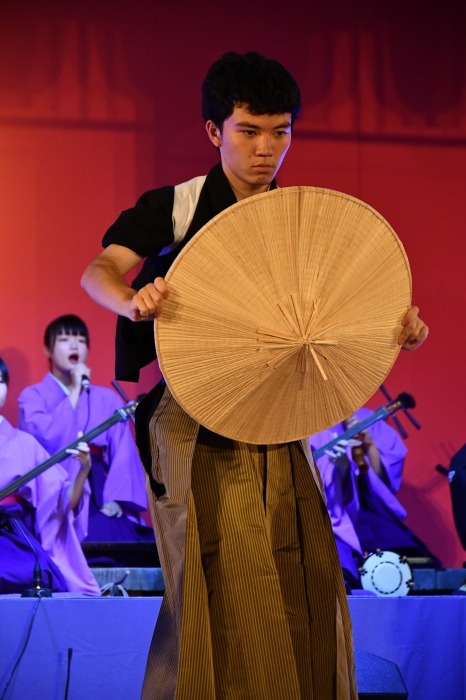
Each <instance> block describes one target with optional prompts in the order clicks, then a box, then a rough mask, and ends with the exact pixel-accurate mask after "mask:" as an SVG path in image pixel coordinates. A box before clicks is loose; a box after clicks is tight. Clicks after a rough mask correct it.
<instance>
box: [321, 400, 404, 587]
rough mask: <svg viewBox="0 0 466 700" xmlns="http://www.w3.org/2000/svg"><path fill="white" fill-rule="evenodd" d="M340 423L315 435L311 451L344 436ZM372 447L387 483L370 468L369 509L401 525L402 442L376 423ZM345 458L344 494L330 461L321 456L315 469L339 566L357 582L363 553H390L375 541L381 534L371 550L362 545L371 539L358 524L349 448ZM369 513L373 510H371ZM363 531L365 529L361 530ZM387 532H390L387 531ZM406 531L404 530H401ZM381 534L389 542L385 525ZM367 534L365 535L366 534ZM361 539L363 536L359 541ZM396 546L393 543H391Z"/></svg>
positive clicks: (355, 472)
mask: <svg viewBox="0 0 466 700" xmlns="http://www.w3.org/2000/svg"><path fill="white" fill-rule="evenodd" d="M372 413H373V412H372V411H370V410H369V409H367V408H360V409H359V410H358V411H356V414H355V415H356V417H357V418H358V419H359V420H360V421H362V420H364V419H365V418H367V417H368V416H370V415H371V414H372ZM344 430H345V429H344V426H343V424H342V423H339V424H338V425H336V426H334V427H333V428H330V429H329V430H324V431H323V432H321V433H318V434H317V435H313V436H312V437H310V438H308V440H309V443H310V444H311V447H312V449H313V450H316V449H318V448H319V447H322V446H323V445H325V444H326V443H328V442H330V440H332V438H333V437H334V434H335V433H337V434H338V435H341V434H342V433H343V432H344ZM369 431H370V433H371V435H372V439H373V440H374V443H375V444H376V445H377V447H378V450H379V452H380V459H381V462H382V465H383V466H384V468H385V473H386V475H387V483H384V482H383V481H382V479H381V478H380V477H379V476H377V474H376V473H375V471H374V470H373V469H372V468H369V470H368V472H367V475H366V476H365V485H366V487H367V490H368V491H369V496H370V497H371V498H372V505H373V507H374V509H375V510H376V511H378V512H379V514H380V513H383V515H384V516H385V517H388V519H389V520H391V521H393V522H394V523H396V522H400V521H401V520H402V519H404V518H405V517H406V511H405V509H404V508H403V506H402V505H401V503H400V502H399V501H398V500H397V499H396V497H395V495H394V494H395V492H396V491H397V490H398V489H399V487H400V484H401V478H402V474H403V464H404V458H405V455H406V452H407V449H406V447H405V445H404V444H403V441H402V440H401V438H400V437H399V435H398V433H397V432H396V431H395V430H394V429H393V428H391V427H390V426H389V425H387V423H386V422H385V421H383V420H382V421H379V422H378V423H375V424H374V425H372V426H371V427H370V428H369ZM347 455H348V459H349V462H350V473H349V478H348V483H347V485H346V489H345V490H344V491H343V489H342V484H341V479H340V475H339V471H338V468H337V467H336V466H335V465H334V464H333V463H332V462H331V461H330V459H329V458H328V457H327V455H323V456H322V457H320V458H319V459H318V460H317V462H316V463H317V466H318V468H319V471H320V475H321V477H322V481H323V483H324V488H325V494H326V497H327V508H328V511H329V514H330V518H331V521H332V526H333V531H334V533H335V538H336V542H337V547H338V551H339V554H340V559H341V563H342V566H343V568H344V569H346V570H348V571H349V572H350V573H351V574H352V575H353V576H354V577H355V578H356V579H357V578H358V559H359V558H360V557H362V554H363V551H373V550H374V549H377V548H379V549H393V548H394V547H393V545H392V546H390V540H388V542H387V537H386V536H385V535H384V538H383V541H382V537H381V539H380V542H379V541H378V540H377V537H378V536H381V533H378V534H376V535H375V536H374V538H373V539H375V541H377V546H370V545H371V544H372V543H369V542H366V541H363V540H364V539H369V540H370V539H371V538H370V537H367V538H366V537H365V533H364V532H361V528H360V524H361V523H360V521H361V520H362V519H363V518H362V516H361V503H360V495H359V490H358V477H359V468H358V466H357V465H356V463H355V462H354V461H353V459H352V457H351V448H350V447H348V448H347ZM371 510H372V509H371ZM363 529H365V528H363ZM388 529H389V528H388ZM404 529H405V528H404V527H403V530H404ZM384 530H385V533H386V535H388V538H389V537H390V534H389V533H388V532H387V524H386V523H385V525H384ZM366 534H367V533H366ZM361 535H363V536H362V537H361ZM393 542H395V540H393Z"/></svg>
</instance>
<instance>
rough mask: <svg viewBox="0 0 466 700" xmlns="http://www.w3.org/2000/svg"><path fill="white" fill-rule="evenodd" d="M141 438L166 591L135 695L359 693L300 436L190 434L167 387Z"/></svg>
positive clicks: (328, 543)
mask: <svg viewBox="0 0 466 700" xmlns="http://www.w3.org/2000/svg"><path fill="white" fill-rule="evenodd" d="M151 440H152V456H153V466H152V475H153V477H154V479H155V480H156V481H157V482H159V483H161V484H163V485H164V487H165V494H164V495H162V496H160V497H159V498H155V496H154V495H153V494H152V496H153V497H152V503H151V506H152V507H151V512H152V517H153V522H154V529H155V536H156V541H157V546H158V551H159V557H160V561H161V565H162V569H163V574H164V581H165V587H166V591H165V595H164V600H163V603H162V607H161V610H160V614H159V618H158V620H157V624H156V628H155V632H154V637H153V640H152V645H151V648H150V652H149V658H148V662H147V669H146V676H145V680H144V687H143V693H142V698H143V700H255V699H256V698H257V699H258V700H259V699H261V700H357V691H356V683H355V673H354V661H353V649H352V639H351V624H350V619H349V612H348V606H347V601H346V594H345V589H344V584H343V578H342V575H341V569H340V564H339V560H338V554H337V551H336V547H335V542H334V538H333V533H332V527H331V523H330V519H329V516H328V514H327V509H326V506H325V502H324V500H323V497H322V495H321V491H320V490H319V486H318V483H317V480H316V474H317V471H316V470H314V471H311V468H310V464H309V461H308V459H306V456H305V454H304V452H303V449H302V446H301V444H300V443H290V444H285V445H267V446H257V445H248V444H246V443H240V442H234V441H232V440H228V439H226V438H223V437H221V436H219V435H215V434H214V433H211V432H209V431H207V430H205V429H204V428H200V429H199V425H198V424H196V423H195V421H193V419H192V418H190V417H189V416H188V415H187V414H186V413H184V411H183V410H182V409H181V407H180V406H179V405H178V404H177V403H176V402H175V401H174V399H173V397H172V396H171V394H170V393H169V391H168V390H167V389H166V390H165V393H164V396H163V398H162V400H161V402H160V405H159V407H158V408H157V410H156V411H155V413H154V416H153V418H152V420H151ZM317 478H318V477H317Z"/></svg>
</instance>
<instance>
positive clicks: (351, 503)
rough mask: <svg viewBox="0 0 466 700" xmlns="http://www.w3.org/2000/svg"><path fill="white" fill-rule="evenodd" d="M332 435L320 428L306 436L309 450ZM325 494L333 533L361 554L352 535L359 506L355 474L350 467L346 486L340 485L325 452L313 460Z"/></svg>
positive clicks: (356, 537) (323, 442)
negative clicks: (308, 436)
mask: <svg viewBox="0 0 466 700" xmlns="http://www.w3.org/2000/svg"><path fill="white" fill-rule="evenodd" d="M332 437H333V433H332V431H330V430H324V431H323V432H321V433H318V434H317V435H313V436H312V437H311V438H308V441H309V443H310V444H311V447H312V449H313V450H315V449H317V448H319V447H322V446H323V445H325V444H326V443H328V442H329V441H330V440H331V439H332ZM316 465H317V468H318V469H319V472H320V475H321V478H322V482H323V485H324V490H325V496H326V499H327V510H328V513H329V515H330V520H331V522H332V528H333V532H334V534H335V535H336V536H337V537H339V538H340V539H341V540H342V541H343V542H345V543H346V544H348V545H349V546H350V547H351V548H352V549H354V550H356V551H357V552H360V553H362V551H361V545H360V543H359V538H358V536H357V534H356V530H355V528H354V524H355V522H356V516H357V513H358V509H359V501H358V496H357V488H356V477H355V473H354V471H353V469H350V471H349V474H348V483H347V485H346V488H345V489H343V488H342V482H341V477H340V473H339V471H338V467H336V466H335V465H334V464H333V463H332V462H331V461H330V459H329V458H328V457H327V455H323V456H322V457H319V459H317V460H316Z"/></svg>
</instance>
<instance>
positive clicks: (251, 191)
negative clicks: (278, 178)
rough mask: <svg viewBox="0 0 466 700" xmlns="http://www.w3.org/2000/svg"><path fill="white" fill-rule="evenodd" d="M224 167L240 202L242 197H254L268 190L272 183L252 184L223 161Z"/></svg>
mask: <svg viewBox="0 0 466 700" xmlns="http://www.w3.org/2000/svg"><path fill="white" fill-rule="evenodd" d="M222 168H223V172H224V173H225V176H226V178H227V180H228V182H229V183H230V187H231V189H232V190H233V192H234V194H235V197H236V199H237V200H238V202H241V200H242V199H247V198H248V197H252V196H253V195H255V194H262V192H267V191H268V189H269V187H270V183H268V184H266V185H250V184H249V183H248V182H244V180H240V179H239V178H238V177H236V175H235V174H234V173H233V172H232V171H231V170H230V168H229V167H228V165H227V164H226V163H223V162H222Z"/></svg>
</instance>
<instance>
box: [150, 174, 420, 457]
mask: <svg viewBox="0 0 466 700" xmlns="http://www.w3.org/2000/svg"><path fill="white" fill-rule="evenodd" d="M166 279H167V282H168V284H169V287H170V290H171V294H170V298H169V299H168V300H167V302H166V303H165V306H164V312H163V315H162V316H161V317H160V318H159V319H157V321H156V346H157V355H158V358H159V363H160V367H161V370H162V373H163V375H164V377H165V379H166V381H167V384H168V386H169V388H170V390H171V392H172V394H173V396H174V397H175V399H176V400H177V401H178V402H179V403H180V404H181V406H182V407H183V408H184V409H185V411H186V412H187V413H188V414H189V415H191V416H192V417H193V418H194V419H195V420H196V421H198V422H199V423H201V424H202V425H204V426H205V427H207V428H209V429H210V430H212V431H214V432H216V433H219V434H221V435H224V436H226V437H229V438H232V439H235V440H240V441H244V442H250V443H255V444H273V443H283V442H289V441H292V440H297V439H300V438H304V437H306V436H308V435H312V434H314V433H316V432H319V431H321V430H324V429H326V428H329V427H330V426H332V425H335V424H336V423H338V422H339V421H341V420H344V419H345V418H347V417H348V416H349V415H351V414H352V413H353V412H354V411H355V410H356V409H357V408H359V407H360V406H362V405H363V404H364V403H365V402H366V401H367V400H368V399H369V397H370V396H371V395H372V394H373V393H374V392H375V391H376V390H377V388H378V387H379V385H380V384H381V383H382V382H383V380H384V379H385V377H386V376H387V374H388V372H389V371H390V369H391V367H392V365H393V363H394V361H395V359H396V357H397V355H398V352H399V346H398V344H397V338H398V335H399V333H400V331H401V320H402V318H403V316H404V315H405V313H406V311H407V310H408V308H409V307H410V300H411V276H410V271H409V264H408V260H407V257H406V254H405V252H404V249H403V246H402V244H401V242H400V240H399V239H398V237H397V235H396V234H395V232H394V231H393V229H392V228H391V227H390V226H389V224H388V223H387V222H386V221H385V219H383V217H382V216H380V214H378V213H377V212H376V211H375V210H374V209H372V208H371V207H370V206H368V205H367V204H364V203H363V202H361V201H359V200H357V199H355V198H354V197H350V196H348V195H345V194H342V193H340V192H334V191H332V190H326V189H320V188H315V187H289V188H283V189H277V190H273V191H272V192H267V193H265V194H261V195H256V196H254V197H250V198H248V199H245V200H243V201H241V202H238V203H237V204H235V205H233V206H232V207H230V208H229V209H226V210H225V211H223V212H222V213H221V214H219V215H218V216H216V217H215V218H214V219H212V220H211V221H210V222H209V223H208V224H207V225H206V226H204V227H203V228H202V229H201V230H200V231H199V232H198V233H197V234H196V236H195V237H194V238H193V239H192V240H191V241H190V242H189V243H188V245H187V246H186V247H185V248H184V250H183V251H182V252H181V253H180V255H179V256H178V257H177V259H176V260H175V262H174V263H173V265H172V267H171V268H170V271H169V273H168V275H167V278H166Z"/></svg>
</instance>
